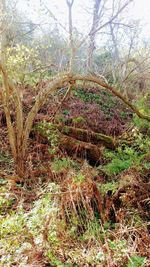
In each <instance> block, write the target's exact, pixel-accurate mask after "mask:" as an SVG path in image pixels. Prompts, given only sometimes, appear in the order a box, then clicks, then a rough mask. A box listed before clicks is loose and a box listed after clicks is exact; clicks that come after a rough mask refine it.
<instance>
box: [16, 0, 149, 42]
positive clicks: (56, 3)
mask: <svg viewBox="0 0 150 267" xmlns="http://www.w3.org/2000/svg"><path fill="white" fill-rule="evenodd" d="M29 2H30V4H29V6H30V9H28V13H27V14H28V15H29V16H30V17H31V18H32V20H33V21H34V22H38V21H39V20H40V18H41V20H42V21H43V15H42V14H41V15H40V12H39V6H40V5H39V3H40V0H32V1H26V0H19V2H18V3H19V5H18V6H19V8H20V9H21V10H22V11H25V10H26V9H27V8H26V6H27V3H29ZM41 2H43V3H45V4H46V5H47V6H48V7H49V9H50V10H51V11H52V12H53V13H54V14H55V16H56V17H57V19H58V20H59V21H60V22H61V23H62V24H63V25H65V26H66V25H67V6H66V0H42V1H41ZM109 2H110V3H111V0H108V3H109ZM125 2H126V1H125ZM92 6H93V0H75V2H74V9H73V22H74V25H75V26H76V27H77V28H78V29H79V31H83V30H85V31H86V29H87V31H88V26H89V27H90V25H91V21H90V16H89V14H88V15H87V12H90V10H91V11H92ZM29 10H30V11H29ZM126 15H127V16H129V17H131V19H140V20H141V22H142V25H143V32H144V35H147V37H150V0H134V2H133V3H131V4H130V6H129V10H128V13H127V14H126Z"/></svg>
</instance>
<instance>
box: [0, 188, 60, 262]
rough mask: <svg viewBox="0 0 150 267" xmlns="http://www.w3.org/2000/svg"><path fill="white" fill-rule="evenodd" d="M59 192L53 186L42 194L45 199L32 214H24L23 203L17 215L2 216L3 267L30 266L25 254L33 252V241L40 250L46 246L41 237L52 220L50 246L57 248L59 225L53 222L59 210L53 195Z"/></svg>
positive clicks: (0, 250)
mask: <svg viewBox="0 0 150 267" xmlns="http://www.w3.org/2000/svg"><path fill="white" fill-rule="evenodd" d="M56 192H59V187H58V186H56V185H55V184H54V183H50V184H49V185H48V186H47V188H46V190H45V191H44V190H43V192H41V193H43V197H42V198H40V199H38V200H36V201H35V202H34V204H33V208H32V209H31V210H29V211H25V210H24V209H23V207H22V203H21V202H22V200H21V201H20V206H19V207H18V209H17V210H16V211H11V213H10V214H3V215H2V216H1V220H0V233H1V239H0V254H1V255H3V256H2V257H1V264H2V266H6V267H11V266H14V265H15V266H16V265H18V264H17V263H18V262H19V263H20V262H22V265H21V266H27V257H26V251H29V252H30V251H32V250H33V247H32V244H33V240H34V242H35V244H36V245H37V246H42V245H43V235H42V233H43V230H44V227H46V226H45V225H46V223H47V220H48V218H50V224H49V225H48V226H47V228H46V230H47V236H48V242H49V243H50V244H51V245H53V246H56V247H57V244H58V241H57V235H56V227H57V225H56V224H55V223H54V222H56V215H57V212H58V206H56V205H55V204H54V203H53V202H52V200H51V195H53V194H55V193H56ZM6 196H7V195H6ZM4 205H5V203H4ZM46 252H47V250H46V249H45V253H46Z"/></svg>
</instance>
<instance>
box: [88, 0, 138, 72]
mask: <svg viewBox="0 0 150 267" xmlns="http://www.w3.org/2000/svg"><path fill="white" fill-rule="evenodd" d="M132 1H133V0H127V1H126V2H125V3H124V4H123V5H121V2H120V1H119V4H118V5H117V6H118V9H117V10H116V8H114V6H116V5H115V0H113V3H112V14H111V16H110V18H109V19H108V20H107V21H105V22H104V23H103V22H102V18H103V15H104V13H105V8H106V2H107V0H94V7H93V21H92V27H91V30H90V33H89V34H88V36H89V48H88V58H87V70H88V72H93V71H94V67H93V63H94V62H93V56H94V50H95V49H96V45H95V42H96V36H97V33H99V32H100V30H102V29H104V28H106V27H107V26H110V28H111V32H112V34H113V27H112V25H113V24H112V23H114V22H115V20H116V19H117V18H118V16H119V15H120V14H121V13H122V12H123V11H124V10H125V9H126V7H127V6H128V5H129V4H130V3H131V2H132ZM113 38H114V36H113ZM115 52H116V53H117V47H116V50H115Z"/></svg>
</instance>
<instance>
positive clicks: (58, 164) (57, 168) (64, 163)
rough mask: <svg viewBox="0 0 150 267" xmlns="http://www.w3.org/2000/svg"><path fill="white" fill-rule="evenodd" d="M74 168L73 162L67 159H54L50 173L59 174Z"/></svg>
mask: <svg viewBox="0 0 150 267" xmlns="http://www.w3.org/2000/svg"><path fill="white" fill-rule="evenodd" d="M73 166H74V162H73V161H72V160H71V159H69V158H61V159H58V158H56V159H55V160H54V161H53V162H52V165H51V168H52V171H54V172H55V173H59V172H61V171H63V170H65V169H69V168H71V167H73Z"/></svg>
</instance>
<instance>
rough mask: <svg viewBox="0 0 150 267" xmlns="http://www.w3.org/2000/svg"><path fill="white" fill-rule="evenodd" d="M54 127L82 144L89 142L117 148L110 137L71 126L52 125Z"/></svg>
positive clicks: (114, 141)
mask: <svg viewBox="0 0 150 267" xmlns="http://www.w3.org/2000/svg"><path fill="white" fill-rule="evenodd" d="M54 127H56V128H57V129H58V130H59V131H60V132H61V133H62V134H64V135H67V136H70V137H73V138H75V139H77V140H80V141H83V142H89V143H92V144H94V145H104V146H105V147H107V148H112V149H114V148H115V147H116V146H117V142H116V140H115V139H114V138H113V137H111V136H107V135H104V134H101V133H95V132H93V131H88V130H85V129H80V128H76V127H71V126H63V127H62V126H61V125H56V124H54Z"/></svg>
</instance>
